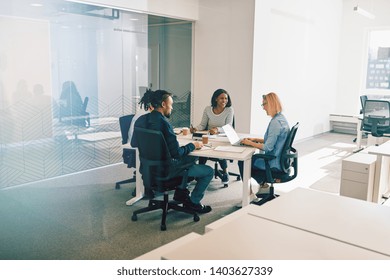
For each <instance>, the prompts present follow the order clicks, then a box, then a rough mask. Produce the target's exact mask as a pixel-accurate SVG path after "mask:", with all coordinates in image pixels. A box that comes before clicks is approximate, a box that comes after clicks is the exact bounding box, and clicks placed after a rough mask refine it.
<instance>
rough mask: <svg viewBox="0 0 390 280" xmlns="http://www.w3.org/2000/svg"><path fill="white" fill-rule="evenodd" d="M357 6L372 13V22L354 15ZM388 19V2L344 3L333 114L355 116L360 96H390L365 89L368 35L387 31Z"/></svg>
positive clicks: (370, 0) (376, 0) (362, 0)
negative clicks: (354, 8)
mask: <svg viewBox="0 0 390 280" xmlns="http://www.w3.org/2000/svg"><path fill="white" fill-rule="evenodd" d="M357 2H359V6H360V7H362V8H363V9H365V10H367V11H369V12H371V13H373V14H374V15H375V19H374V20H371V19H368V18H366V17H363V16H361V15H359V14H357V13H356V12H354V11H353V7H354V6H356V5H357ZM389 15H390V1H388V0H375V1H373V0H360V1H355V0H344V9H343V21H342V29H341V30H342V31H341V32H342V33H341V34H342V36H341V38H342V39H341V47H340V70H339V84H338V95H337V102H336V111H335V112H336V113H343V114H357V113H358V112H359V109H360V100H359V96H360V95H363V94H370V93H372V94H375V93H378V94H386V93H387V94H389V92H388V91H387V90H380V91H375V90H366V89H365V88H364V86H365V69H366V65H367V47H368V46H367V35H368V31H369V30H370V29H372V28H383V27H386V28H390V16H389Z"/></svg>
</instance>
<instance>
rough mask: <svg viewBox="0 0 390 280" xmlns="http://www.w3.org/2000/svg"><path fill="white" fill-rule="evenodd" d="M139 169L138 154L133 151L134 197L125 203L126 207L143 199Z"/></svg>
mask: <svg viewBox="0 0 390 280" xmlns="http://www.w3.org/2000/svg"><path fill="white" fill-rule="evenodd" d="M139 167H140V161H139V154H138V149H135V169H136V171H135V197H133V198H131V199H130V200H128V201H126V205H133V204H134V203H136V202H137V201H138V200H141V199H142V198H143V197H144V192H145V188H144V182H143V181H142V176H141V173H140V172H139Z"/></svg>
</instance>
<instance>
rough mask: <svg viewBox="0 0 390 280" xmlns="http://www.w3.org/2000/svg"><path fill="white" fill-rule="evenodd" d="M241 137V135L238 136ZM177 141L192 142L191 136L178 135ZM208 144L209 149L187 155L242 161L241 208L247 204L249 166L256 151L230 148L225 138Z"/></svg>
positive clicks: (219, 138) (211, 140) (253, 149)
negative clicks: (221, 148)
mask: <svg viewBox="0 0 390 280" xmlns="http://www.w3.org/2000/svg"><path fill="white" fill-rule="evenodd" d="M240 136H243V135H240ZM177 140H178V141H179V143H180V145H185V144H187V143H189V142H193V141H194V140H193V139H192V134H191V133H190V134H188V135H186V136H183V135H179V136H178V138H177ZM209 144H211V147H204V148H202V149H200V150H195V151H193V152H191V153H190V154H189V155H192V156H197V157H209V158H219V159H226V160H237V161H242V162H243V163H244V164H243V174H242V175H243V176H242V178H241V179H242V206H246V205H248V204H249V202H250V201H249V194H250V191H249V190H250V182H251V180H250V179H251V165H252V155H253V154H254V153H255V151H256V149H255V148H252V147H247V146H240V147H236V146H232V145H231V144H230V142H229V140H228V139H227V137H215V138H210V139H209ZM217 147H225V148H226V149H230V148H231V149H236V150H242V151H241V152H237V151H236V152H233V151H227V150H225V151H218V150H217V149H216V148H217Z"/></svg>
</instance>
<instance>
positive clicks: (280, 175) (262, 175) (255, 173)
mask: <svg viewBox="0 0 390 280" xmlns="http://www.w3.org/2000/svg"><path fill="white" fill-rule="evenodd" d="M271 173H272V178H273V179H274V183H283V182H287V181H290V173H284V172H282V171H280V170H277V169H274V168H272V170H271ZM252 178H253V179H255V180H256V181H257V182H258V183H259V184H263V183H265V182H268V183H271V182H269V181H270V180H267V174H266V172H265V170H261V169H253V170H252Z"/></svg>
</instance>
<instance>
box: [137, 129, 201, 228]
mask: <svg viewBox="0 0 390 280" xmlns="http://www.w3.org/2000/svg"><path fill="white" fill-rule="evenodd" d="M134 137H136V139H137V142H138V151H139V157H140V162H141V167H140V172H141V174H142V179H143V182H144V186H145V189H147V188H149V189H152V190H153V191H154V193H155V195H156V196H157V193H163V199H162V200H158V199H150V200H149V203H148V206H147V207H145V208H142V209H139V210H136V211H134V212H133V215H132V217H131V219H132V220H133V221H137V219H138V218H137V215H138V214H141V213H145V212H150V211H154V210H157V209H161V210H162V211H163V213H162V217H161V226H160V229H161V230H166V228H167V227H166V217H167V213H168V210H170V209H173V210H176V211H179V212H184V213H188V214H191V215H193V220H194V221H195V222H197V221H199V216H198V214H197V213H196V212H194V211H192V210H189V209H187V208H185V207H184V206H183V205H181V203H180V202H177V201H174V200H169V192H170V191H171V190H175V189H176V188H177V187H178V186H180V185H181V186H182V187H186V186H187V182H188V180H189V178H188V168H189V167H190V166H192V165H193V163H189V164H188V165H186V166H180V169H178V168H177V166H176V165H175V160H174V159H173V158H171V155H170V153H169V149H168V146H167V143H166V142H165V138H164V136H163V134H162V132H161V131H156V130H150V129H144V128H139V127H136V128H135V129H134Z"/></svg>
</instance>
